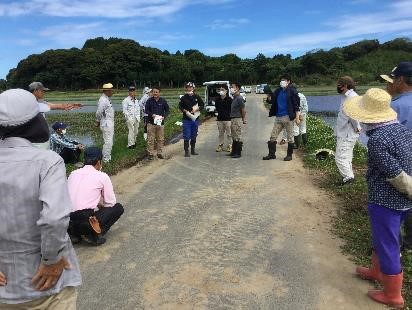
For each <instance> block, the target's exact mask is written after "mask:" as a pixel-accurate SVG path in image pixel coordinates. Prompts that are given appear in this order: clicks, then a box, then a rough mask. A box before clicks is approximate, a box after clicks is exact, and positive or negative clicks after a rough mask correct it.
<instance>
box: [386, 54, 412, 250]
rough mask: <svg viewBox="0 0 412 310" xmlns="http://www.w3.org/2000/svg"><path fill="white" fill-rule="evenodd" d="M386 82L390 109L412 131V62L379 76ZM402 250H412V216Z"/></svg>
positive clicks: (407, 226) (411, 216)
mask: <svg viewBox="0 0 412 310" xmlns="http://www.w3.org/2000/svg"><path fill="white" fill-rule="evenodd" d="M381 77H382V78H383V79H384V80H386V81H387V84H386V89H387V91H388V93H390V94H391V95H392V98H393V99H392V103H391V107H392V109H394V110H395V111H396V113H397V117H398V121H399V122H400V123H401V124H403V125H405V126H406V127H407V128H408V129H410V130H412V62H411V61H405V62H401V63H400V64H399V65H397V66H396V67H395V68H394V69H393V70H392V72H391V73H390V74H388V75H381ZM404 230H405V236H404V239H403V248H404V250H407V251H409V250H412V214H410V215H409V216H408V217H407V218H406V220H405V223H404Z"/></svg>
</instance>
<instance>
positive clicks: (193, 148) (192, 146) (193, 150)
mask: <svg viewBox="0 0 412 310" xmlns="http://www.w3.org/2000/svg"><path fill="white" fill-rule="evenodd" d="M190 153H191V154H192V155H199V153H196V139H192V140H190Z"/></svg>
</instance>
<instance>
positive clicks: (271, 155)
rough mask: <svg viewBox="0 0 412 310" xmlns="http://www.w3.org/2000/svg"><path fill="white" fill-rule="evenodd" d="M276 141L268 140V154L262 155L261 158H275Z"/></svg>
mask: <svg viewBox="0 0 412 310" xmlns="http://www.w3.org/2000/svg"><path fill="white" fill-rule="evenodd" d="M276 143H277V142H276V141H268V149H269V154H268V156H264V157H263V160H269V159H276Z"/></svg>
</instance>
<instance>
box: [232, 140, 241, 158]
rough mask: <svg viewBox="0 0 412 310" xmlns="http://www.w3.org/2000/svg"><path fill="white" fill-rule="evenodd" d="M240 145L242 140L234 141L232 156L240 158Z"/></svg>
mask: <svg viewBox="0 0 412 310" xmlns="http://www.w3.org/2000/svg"><path fill="white" fill-rule="evenodd" d="M242 146H243V142H241V141H236V150H235V152H234V153H233V156H232V158H240V157H242Z"/></svg>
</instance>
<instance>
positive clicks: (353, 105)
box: [343, 88, 397, 124]
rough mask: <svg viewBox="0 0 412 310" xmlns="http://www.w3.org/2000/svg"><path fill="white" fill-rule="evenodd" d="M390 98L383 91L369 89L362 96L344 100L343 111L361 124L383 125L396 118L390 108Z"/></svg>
mask: <svg viewBox="0 0 412 310" xmlns="http://www.w3.org/2000/svg"><path fill="white" fill-rule="evenodd" d="M391 99H392V97H391V96H390V95H389V94H388V93H387V92H386V91H384V90H383V89H380V88H370V89H368V91H367V92H366V93H365V95H363V96H357V97H351V98H348V99H346V101H345V103H344V105H343V111H344V112H345V113H346V114H347V115H348V116H349V117H351V118H353V119H355V120H358V121H360V122H361V123H366V124H368V123H371V124H374V123H383V122H387V121H392V120H394V119H396V118H397V114H396V112H395V110H393V109H392V108H391Z"/></svg>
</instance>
